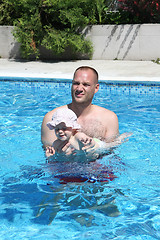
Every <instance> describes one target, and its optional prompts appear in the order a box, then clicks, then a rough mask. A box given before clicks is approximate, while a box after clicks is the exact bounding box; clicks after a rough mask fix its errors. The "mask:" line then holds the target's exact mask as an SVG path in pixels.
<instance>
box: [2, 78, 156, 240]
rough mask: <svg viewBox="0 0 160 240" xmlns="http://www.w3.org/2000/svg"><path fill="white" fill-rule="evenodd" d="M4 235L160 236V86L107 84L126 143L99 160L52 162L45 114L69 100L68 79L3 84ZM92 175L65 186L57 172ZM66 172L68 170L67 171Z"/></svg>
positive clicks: (107, 100) (104, 97) (104, 91)
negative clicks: (43, 134) (46, 148)
mask: <svg viewBox="0 0 160 240" xmlns="http://www.w3.org/2000/svg"><path fill="white" fill-rule="evenodd" d="M0 96H1V98H0V163H1V164H0V166H1V173H0V186H1V188H0V204H1V207H0V226H1V228H0V239H2V240H3V239H16V240H19V239H36V240H37V239H41V240H43V239H44V240H46V239H47V240H50V239H52V240H53V239H87V240H95V239H103V240H104V239H129V240H132V239H134V240H135V239H138V240H139V239H147V240H153V239H160V184H159V183H160V138H159V135H160V87H159V86H158V85H155V86H151V85H147V86H145V85H143V84H139V85H137V84H130V85H128V84H122V83H120V84H118V83H114V84H101V87H100V90H99V92H98V93H97V94H96V96H95V98H94V103H95V104H98V105H101V106H103V107H106V108H108V109H110V110H112V111H114V112H115V113H116V114H117V115H118V117H119V124H120V133H123V132H132V133H133V135H132V137H130V140H129V141H128V142H125V143H123V144H122V145H121V146H119V147H118V148H117V149H116V150H115V151H114V152H113V153H112V154H111V155H109V156H105V157H104V158H103V159H101V160H99V162H98V163H96V165H94V163H91V164H88V163H82V164H81V163H78V164H77V163H73V162H72V163H66V164H63V168H62V166H61V165H62V164H60V165H55V164H54V163H53V164H48V163H47V162H46V159H45V157H44V153H43V150H42V147H41V141H40V128H41V122H42V119H43V117H44V115H45V113H47V112H48V111H49V110H51V109H53V108H54V107H57V106H60V105H62V104H65V103H66V101H67V103H69V102H70V101H71V96H70V83H65V81H64V82H62V83H60V82H55V83H52V82H34V81H32V82H14V81H13V82H12V81H4V82H3V81H1V82H0ZM67 171H68V172H69V174H72V173H73V174H75V172H76V173H77V172H80V173H83V176H84V177H86V176H87V177H88V175H90V176H91V177H93V178H92V179H94V178H96V177H99V178H98V179H100V180H101V179H102V180H103V178H104V175H105V176H106V172H107V174H108V175H107V176H109V177H108V182H106V181H104V182H103V181H93V182H91V181H88V182H87V181H86V182H82V183H78V182H75V183H72V182H71V183H67V184H62V183H60V182H59V179H58V178H55V173H56V174H58V172H61V174H65V173H66V172H67ZM68 172H67V173H68Z"/></svg>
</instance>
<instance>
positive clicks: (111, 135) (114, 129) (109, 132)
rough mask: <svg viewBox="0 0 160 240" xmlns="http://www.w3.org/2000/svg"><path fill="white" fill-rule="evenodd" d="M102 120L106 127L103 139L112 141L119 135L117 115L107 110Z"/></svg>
mask: <svg viewBox="0 0 160 240" xmlns="http://www.w3.org/2000/svg"><path fill="white" fill-rule="evenodd" d="M104 121H105V122H104V124H105V129H106V133H105V138H104V141H105V142H112V141H114V140H115V139H116V138H117V136H118V135H119V123H118V117H117V115H116V114H115V113H114V112H111V111H109V112H108V113H107V114H106V116H105V117H104Z"/></svg>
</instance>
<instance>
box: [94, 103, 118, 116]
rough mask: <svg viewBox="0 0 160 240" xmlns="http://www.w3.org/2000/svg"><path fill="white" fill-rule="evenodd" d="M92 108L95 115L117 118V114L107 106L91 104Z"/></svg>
mask: <svg viewBox="0 0 160 240" xmlns="http://www.w3.org/2000/svg"><path fill="white" fill-rule="evenodd" d="M93 108H94V112H95V113H96V114H97V115H100V117H101V118H102V116H103V118H107V119H108V118H109V119H114V118H117V115H116V114H115V113H114V112H113V111H111V110H109V109H107V108H104V107H100V106H97V105H93ZM101 114H102V115H101Z"/></svg>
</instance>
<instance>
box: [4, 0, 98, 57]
mask: <svg viewBox="0 0 160 240" xmlns="http://www.w3.org/2000/svg"><path fill="white" fill-rule="evenodd" d="M0 3H1V7H0V16H2V17H1V18H0V24H4V23H5V25H12V24H14V26H15V31H14V36H15V38H16V40H17V41H18V42H20V43H21V53H22V56H23V57H24V58H29V57H30V56H35V57H36V58H39V46H44V47H45V48H47V49H49V50H52V51H53V52H54V53H56V54H61V53H63V52H64V51H65V49H66V48H69V49H71V51H72V52H73V53H75V54H79V53H81V54H88V56H91V54H92V45H91V42H90V41H88V40H86V39H85V37H84V35H83V34H82V30H83V28H84V27H85V26H86V25H88V24H94V23H96V17H95V15H96V8H95V4H94V2H93V1H91V0H79V1H77V0H65V1H64V0H21V1H19V0H0Z"/></svg>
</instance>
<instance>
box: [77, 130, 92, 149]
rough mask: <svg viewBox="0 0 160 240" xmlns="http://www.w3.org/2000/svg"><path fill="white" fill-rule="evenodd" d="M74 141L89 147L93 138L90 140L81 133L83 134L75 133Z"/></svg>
mask: <svg viewBox="0 0 160 240" xmlns="http://www.w3.org/2000/svg"><path fill="white" fill-rule="evenodd" d="M75 139H76V140H77V141H78V142H79V143H81V145H83V146H84V145H85V146H86V145H90V144H91V142H92V140H93V138H91V137H89V136H87V135H86V134H85V133H83V132H77V133H76V134H75Z"/></svg>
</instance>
